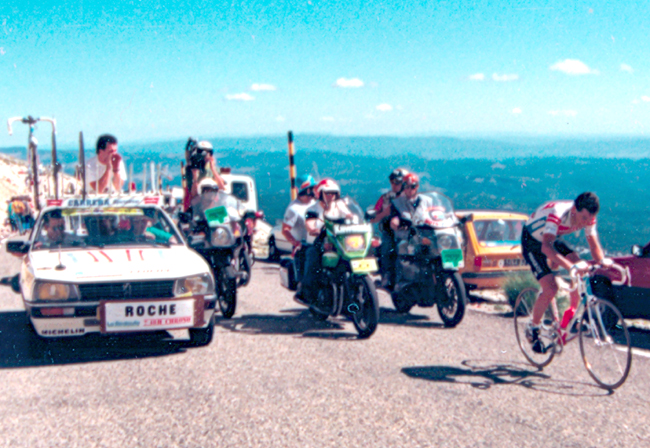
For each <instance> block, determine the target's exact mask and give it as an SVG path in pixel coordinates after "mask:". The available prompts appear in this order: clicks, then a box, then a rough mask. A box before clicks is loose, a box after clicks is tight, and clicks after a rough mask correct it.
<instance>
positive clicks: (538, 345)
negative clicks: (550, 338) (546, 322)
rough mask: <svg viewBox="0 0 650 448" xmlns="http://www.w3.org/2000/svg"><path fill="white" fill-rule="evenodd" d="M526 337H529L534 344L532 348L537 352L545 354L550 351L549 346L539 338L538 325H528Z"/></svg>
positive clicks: (529, 340)
mask: <svg viewBox="0 0 650 448" xmlns="http://www.w3.org/2000/svg"><path fill="white" fill-rule="evenodd" d="M526 339H528V342H529V343H530V344H531V345H532V349H533V351H534V352H535V353H539V354H544V353H546V352H547V351H548V347H546V346H545V345H544V343H543V342H542V340H541V339H540V338H539V328H538V327H533V326H532V325H530V324H529V325H528V326H526Z"/></svg>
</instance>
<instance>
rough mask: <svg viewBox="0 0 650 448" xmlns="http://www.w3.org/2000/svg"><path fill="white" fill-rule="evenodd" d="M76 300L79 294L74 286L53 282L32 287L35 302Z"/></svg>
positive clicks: (40, 283) (39, 283)
mask: <svg viewBox="0 0 650 448" xmlns="http://www.w3.org/2000/svg"><path fill="white" fill-rule="evenodd" d="M78 298H79V294H78V293H77V288H76V287H75V286H74V285H70V284H67V283H55V282H36V284H35V285H34V299H35V300H70V299H78Z"/></svg>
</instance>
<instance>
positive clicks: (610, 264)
mask: <svg viewBox="0 0 650 448" xmlns="http://www.w3.org/2000/svg"><path fill="white" fill-rule="evenodd" d="M581 263H584V264H582V265H580V264H581ZM585 268H587V269H588V270H589V274H591V273H593V272H595V271H597V270H598V269H603V268H605V269H614V270H615V271H617V272H618V273H619V274H621V280H620V282H621V283H624V282H625V279H626V277H627V272H626V270H625V268H623V266H621V265H618V264H616V263H614V260H612V259H611V258H603V259H602V260H601V261H600V263H594V264H590V265H587V262H585V261H579V262H578V263H576V264H574V265H573V266H572V267H571V270H570V271H569V276H570V277H571V279H572V280H574V281H575V280H577V279H578V278H579V277H580V276H579V275H578V271H579V270H582V269H585Z"/></svg>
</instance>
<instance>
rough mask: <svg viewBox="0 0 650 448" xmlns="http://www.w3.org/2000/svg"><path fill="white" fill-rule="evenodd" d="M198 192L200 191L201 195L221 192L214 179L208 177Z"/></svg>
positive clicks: (200, 185) (200, 183)
mask: <svg viewBox="0 0 650 448" xmlns="http://www.w3.org/2000/svg"><path fill="white" fill-rule="evenodd" d="M198 190H199V194H203V193H206V192H208V191H215V192H217V191H219V185H218V184H217V183H216V182H215V181H214V180H213V179H210V178H209V177H206V178H205V179H203V180H202V181H201V182H199V187H198Z"/></svg>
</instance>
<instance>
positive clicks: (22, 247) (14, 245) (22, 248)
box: [7, 240, 30, 257]
mask: <svg viewBox="0 0 650 448" xmlns="http://www.w3.org/2000/svg"><path fill="white" fill-rule="evenodd" d="M29 248H30V244H29V242H28V241H20V240H18V241H7V252H9V253H10V254H12V255H16V256H18V257H20V256H22V255H25V254H26V253H27V252H29Z"/></svg>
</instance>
